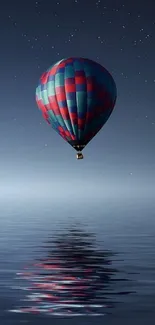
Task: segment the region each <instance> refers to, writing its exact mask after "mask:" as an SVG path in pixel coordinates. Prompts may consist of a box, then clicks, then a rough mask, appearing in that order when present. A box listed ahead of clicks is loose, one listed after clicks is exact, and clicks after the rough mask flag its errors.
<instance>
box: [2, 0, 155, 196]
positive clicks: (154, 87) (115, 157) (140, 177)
mask: <svg viewBox="0 0 155 325" xmlns="http://www.w3.org/2000/svg"><path fill="white" fill-rule="evenodd" d="M0 38H1V50H0V51H1V52H0V53H1V61H0V63H1V82H0V84H1V87H0V89H1V108H0V112H1V118H0V156H1V160H0V196H1V197H3V198H4V197H7V198H8V196H10V197H12V195H16V194H18V195H19V194H20V195H21V196H22V197H25V196H26V197H27V196H32V195H35V196H38V195H39V196H40V197H42V196H43V195H44V196H45V197H49V196H50V197H52V196H53V197H60V196H61V197H64V196H65V197H66V196H67V197H69V196H71V195H72V196H74V198H75V199H76V198H77V196H78V197H79V195H82V196H84V197H85V196H90V195H91V196H92V197H94V196H95V197H99V198H100V197H102V196H103V195H104V196H111V195H113V196H118V195H119V196H120V195H130V196H132V195H138V196H139V195H141V194H143V195H146V194H147V195H150V194H151V193H153V188H154V182H155V109H154V107H155V65H154V57H155V2H154V1H153V0H148V1H147V2H146V1H145V2H143V1H140V0H136V1H129V0H125V1H123V0H122V1H120V0H117V1H115V0H106V1H102V0H101V1H93V0H89V1H88V0H77V1H73V0H60V1H50V0H42V1H33V0H31V1H29V2H27V1H17V0H14V1H11V0H6V1H3V2H2V4H1V10H0ZM69 56H83V57H88V58H91V59H93V60H96V61H98V62H99V63H101V64H102V65H103V66H105V67H106V68H107V69H108V70H109V71H110V72H111V73H112V75H113V77H114V79H115V81H116V84H117V89H118V99H117V103H116V107H115V109H114V112H113V114H112V115H111V117H110V119H109V120H108V122H107V123H106V125H105V126H104V128H103V129H102V130H101V131H100V133H99V134H98V135H97V136H96V137H95V138H94V139H93V140H92V141H91V143H90V144H88V146H87V148H86V149H85V150H84V155H85V159H84V160H83V161H77V160H76V159H75V151H74V150H73V149H72V148H71V147H70V146H69V145H68V144H66V143H65V142H64V141H63V139H62V138H61V137H59V136H58V135H57V134H56V133H55V132H54V131H53V130H52V129H51V128H50V127H49V126H48V125H47V124H46V122H45V121H44V120H43V118H42V116H41V112H40V111H39V110H38V108H37V105H36V103H35V89H36V86H37V83H38V79H39V78H40V76H41V74H42V72H44V70H46V69H47V68H48V67H49V66H50V65H51V64H53V63H55V62H56V61H58V60H60V59H62V58H65V57H69ZM116 194H117V195H116ZM151 195H152V194H151Z"/></svg>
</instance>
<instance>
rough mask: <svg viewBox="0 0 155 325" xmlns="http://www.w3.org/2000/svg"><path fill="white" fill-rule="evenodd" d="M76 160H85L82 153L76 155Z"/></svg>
mask: <svg viewBox="0 0 155 325" xmlns="http://www.w3.org/2000/svg"><path fill="white" fill-rule="evenodd" d="M76 158H77V159H78V160H79V159H83V158H84V157H83V154H82V152H78V153H77V154H76Z"/></svg>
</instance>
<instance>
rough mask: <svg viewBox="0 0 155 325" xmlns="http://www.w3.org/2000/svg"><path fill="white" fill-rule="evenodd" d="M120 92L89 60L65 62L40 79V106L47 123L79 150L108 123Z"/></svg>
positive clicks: (103, 71) (37, 96) (101, 68)
mask: <svg viewBox="0 0 155 325" xmlns="http://www.w3.org/2000/svg"><path fill="white" fill-rule="evenodd" d="M116 97H117V90H116V85H115V82H114V79H113V78H112V76H111V75H110V73H109V72H108V71H107V70H106V69H105V68H104V67H102V66H101V65H100V64H99V63H96V62H94V61H92V60H89V59H85V58H68V59H63V60H61V61H59V62H57V63H56V64H54V65H53V66H51V67H50V68H49V69H48V70H47V71H46V72H45V73H43V75H42V76H41V78H40V81H39V85H38V87H37V89H36V102H37V105H38V107H39V109H40V110H41V111H42V114H43V117H44V118H45V120H46V121H47V122H48V123H49V124H51V126H52V128H53V129H55V130H56V131H57V133H59V135H61V136H62V137H63V139H65V140H66V141H67V142H68V143H69V144H70V145H71V146H73V147H74V148H75V149H76V150H79V149H80V150H82V149H83V148H84V147H85V146H86V145H87V143H88V142H89V141H90V140H91V139H92V138H93V137H94V136H95V135H96V134H97V133H98V131H99V130H100V129H101V128H102V126H103V125H104V124H105V123H106V121H107V120H108V118H109V116H110V115H111V113H112V111H113V108H114V106H115V102H116Z"/></svg>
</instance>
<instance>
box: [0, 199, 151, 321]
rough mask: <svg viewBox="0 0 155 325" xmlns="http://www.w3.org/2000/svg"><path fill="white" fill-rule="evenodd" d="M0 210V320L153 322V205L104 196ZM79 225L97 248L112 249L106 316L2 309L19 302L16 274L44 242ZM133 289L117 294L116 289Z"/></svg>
mask: <svg viewBox="0 0 155 325" xmlns="http://www.w3.org/2000/svg"><path fill="white" fill-rule="evenodd" d="M0 206H1V208H0V324H1V325H18V324H22V323H27V324H33V325H38V324H42V323H43V321H46V324H47V325H48V324H51V319H52V324H54V325H55V324H67V325H68V324H73V321H74V323H75V324H80V325H83V324H91V323H92V324H93V322H95V324H106V325H108V324H123V325H124V324H133V325H134V324H148V322H149V325H150V324H154V321H155V218H154V211H155V203H154V202H152V201H151V200H150V201H149V200H148V199H138V200H136V199H135V200H133V199H132V200H131V199H125V200H123V203H122V202H121V201H120V202H118V201H113V200H112V199H111V200H109V201H108V200H107V201H105V202H104V201H103V202H102V203H101V202H96V203H95V204H93V203H91V205H90V203H89V202H82V203H81V204H80V207H79V206H78V207H77V205H76V204H71V203H69V202H68V203H65V202H63V203H62V202H61V204H60V202H55V203H52V204H51V206H50V204H47V203H45V202H42V203H41V202H39V203H38V202H25V203H24V202H18V203H16V204H15V203H13V202H11V200H10V203H9V205H8V204H7V205H6V204H5V203H4V202H1V205H0ZM77 222H79V223H80V226H81V225H82V227H83V229H85V230H87V231H88V232H93V233H94V234H95V236H96V245H97V247H98V249H103V250H110V251H111V252H115V253H117V255H116V256H113V257H111V259H112V264H111V267H113V268H116V269H117V271H118V273H117V277H118V278H120V279H128V281H113V282H111V283H110V290H112V292H113V293H115V295H114V296H113V301H114V306H113V308H111V309H109V314H108V315H105V316H102V317H96V318H95V319H94V318H93V317H87V316H86V317H79V318H76V317H74V319H73V318H65V319H58V318H53V317H52V316H50V317H49V316H48V317H47V316H36V315H31V314H16V313H10V312H8V310H9V309H14V308H16V307H17V306H19V305H20V304H21V302H20V299H24V297H25V295H26V292H24V291H23V290H19V289H17V286H19V280H18V279H17V278H16V273H17V272H21V271H22V270H23V268H24V267H25V265H27V264H29V263H33V262H34V261H35V259H37V258H42V257H43V255H44V254H45V252H44V251H43V248H42V247H43V245H44V242H45V241H46V240H47V239H48V237H51V236H53V235H54V234H56V232H57V231H59V232H61V231H63V229H64V228H66V229H67V228H68V229H69V227H70V226H72V225H73V224H74V223H77ZM128 291H130V292H134V293H130V294H124V295H120V292H128Z"/></svg>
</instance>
